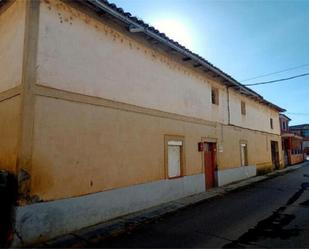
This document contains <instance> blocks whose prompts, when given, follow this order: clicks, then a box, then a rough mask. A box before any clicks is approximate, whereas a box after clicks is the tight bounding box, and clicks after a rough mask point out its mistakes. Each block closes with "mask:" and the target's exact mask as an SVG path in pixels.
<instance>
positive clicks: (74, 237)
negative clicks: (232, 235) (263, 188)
mask: <svg viewBox="0 0 309 249" xmlns="http://www.w3.org/2000/svg"><path fill="white" fill-rule="evenodd" d="M308 164H309V162H304V163H301V164H298V165H295V166H289V167H287V168H284V169H281V170H276V171H274V172H271V173H268V174H266V175H263V176H255V177H252V178H248V179H246V180H243V181H240V182H236V183H232V184H229V185H226V186H223V187H218V188H214V189H211V190H209V191H207V192H203V193H200V194H196V195H192V196H188V197H185V198H181V199H178V200H175V201H171V202H168V203H164V204H161V205H158V206H155V207H152V208H149V209H145V210H142V211H139V212H136V213H133V214H129V215H126V216H123V217H119V218H116V219H113V220H110V221H107V222H103V223H100V224H97V225H94V226H91V227H88V228H84V229H81V230H79V231H76V232H73V233H70V234H67V235H64V236H61V237H58V238H55V239H53V240H50V241H47V242H44V243H42V244H38V245H34V246H31V247H35V248H67V247H74V248H80V247H91V246H95V245H96V244H97V243H98V242H100V241H103V240H105V239H108V238H111V237H115V236H117V235H120V234H123V233H125V232H129V231H132V230H135V229H137V228H138V227H140V226H141V225H143V224H147V223H150V222H153V221H155V220H157V219H159V218H162V217H163V216H166V215H169V214H172V213H176V212H177V211H179V210H181V209H184V208H188V207H191V206H193V205H197V204H199V203H201V202H204V201H207V200H210V199H213V198H215V197H219V196H222V195H225V194H227V193H229V192H233V191H236V190H240V189H243V188H246V187H249V186H250V185H253V184H254V183H257V182H261V181H264V180H267V179H270V178H274V177H277V176H279V175H283V174H286V173H288V172H291V171H294V170H297V169H299V168H301V167H303V166H305V165H308Z"/></svg>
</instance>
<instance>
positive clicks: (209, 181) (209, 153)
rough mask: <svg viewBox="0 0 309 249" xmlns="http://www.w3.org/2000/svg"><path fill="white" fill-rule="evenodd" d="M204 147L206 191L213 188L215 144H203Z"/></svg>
mask: <svg viewBox="0 0 309 249" xmlns="http://www.w3.org/2000/svg"><path fill="white" fill-rule="evenodd" d="M204 147H205V150H204V167H205V181H206V189H210V188H212V187H214V186H215V170H216V143H205V144H204Z"/></svg>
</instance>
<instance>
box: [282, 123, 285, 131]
mask: <svg viewBox="0 0 309 249" xmlns="http://www.w3.org/2000/svg"><path fill="white" fill-rule="evenodd" d="M282 124H283V130H284V131H285V129H286V126H285V121H283V122H282Z"/></svg>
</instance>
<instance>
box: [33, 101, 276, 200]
mask: <svg viewBox="0 0 309 249" xmlns="http://www.w3.org/2000/svg"><path fill="white" fill-rule="evenodd" d="M166 134H168V135H180V136H184V138H185V158H186V163H185V170H184V171H185V175H192V174H198V173H202V172H203V171H204V169H203V155H202V153H201V152H198V149H197V143H198V142H199V141H201V139H202V138H205V137H210V138H215V139H217V142H218V145H219V144H222V145H223V148H224V152H223V153H219V152H218V165H219V169H220V170H224V169H227V168H233V167H239V165H240V149H239V142H240V140H243V139H245V140H248V150H249V151H248V152H249V164H250V165H253V164H258V163H264V162H266V163H268V165H270V164H271V158H270V139H271V137H273V139H275V140H277V141H279V140H280V137H279V136H275V135H274V136H270V135H265V134H261V133H260V132H256V133H255V132H251V131H247V130H244V129H239V128H234V127H230V126H225V127H223V134H224V140H223V141H222V140H221V137H222V136H221V127H220V126H219V127H214V126H208V125H203V124H198V123H194V122H187V121H182V120H175V119H170V118H163V117H156V116H153V115H149V114H148V113H147V112H145V113H136V112H130V111H124V110H119V109H113V108H106V107H104V106H98V105H91V104H86V103H79V102H72V101H68V100H61V99H55V98H50V97H37V99H36V107H35V123H34V145H33V157H32V159H33V167H32V188H31V189H32V190H31V191H32V194H33V195H38V196H39V198H41V199H44V200H50V199H57V198H65V197H72V196H78V195H83V194H87V193H93V192H98V191H103V190H108V189H114V188H120V187H125V186H129V185H134V184H140V183H145V182H151V181H156V180H160V179H165V168H164V135H166ZM266 139H267V140H266Z"/></svg>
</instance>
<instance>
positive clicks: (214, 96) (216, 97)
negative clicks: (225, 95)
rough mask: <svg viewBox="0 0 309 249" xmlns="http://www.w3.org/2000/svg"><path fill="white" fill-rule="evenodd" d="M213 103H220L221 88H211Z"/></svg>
mask: <svg viewBox="0 0 309 249" xmlns="http://www.w3.org/2000/svg"><path fill="white" fill-rule="evenodd" d="M211 103H213V104H214V105H219V89H218V88H214V87H213V88H211Z"/></svg>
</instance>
